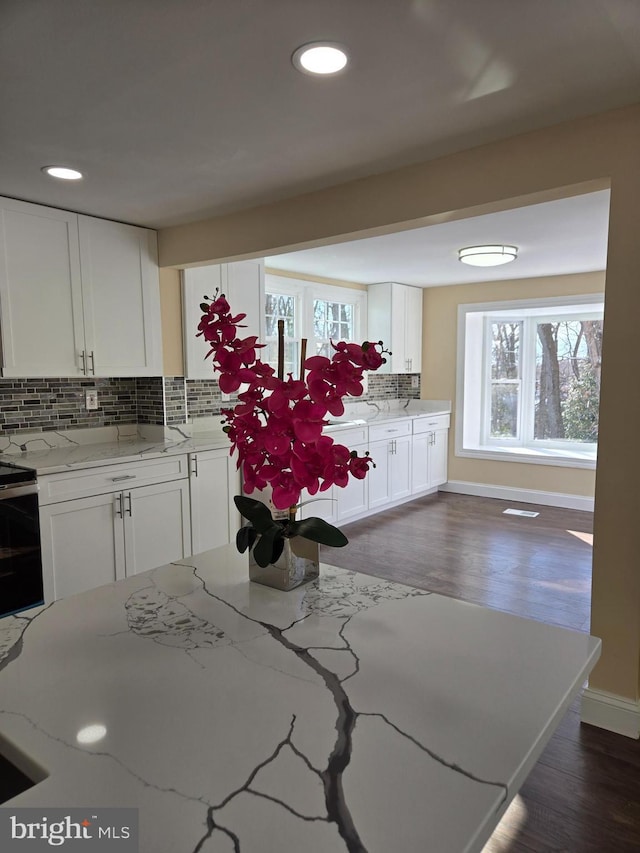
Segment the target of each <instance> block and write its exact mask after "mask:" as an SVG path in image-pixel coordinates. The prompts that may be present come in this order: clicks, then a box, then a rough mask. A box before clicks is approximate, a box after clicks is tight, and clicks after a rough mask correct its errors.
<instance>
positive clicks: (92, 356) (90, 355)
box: [89, 350, 96, 376]
mask: <svg viewBox="0 0 640 853" xmlns="http://www.w3.org/2000/svg"><path fill="white" fill-rule="evenodd" d="M89 358H90V359H91V373H92V374H93V376H95V375H96V359H95V356H94V354H93V350H91V352H90V353H89Z"/></svg>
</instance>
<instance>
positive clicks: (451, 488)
mask: <svg viewBox="0 0 640 853" xmlns="http://www.w3.org/2000/svg"><path fill="white" fill-rule="evenodd" d="M440 491H441V492H455V493H457V494H461V495H478V496H479V497H483V498H499V499H500V500H503V501H518V502H520V503H527V504H542V505H543V506H561V507H565V508H566V509H580V510H584V511H585V512H593V503H594V501H593V498H590V497H586V496H584V495H565V494H562V492H540V491H537V490H536V489H516V488H514V487H513V486H494V485H492V484H491V483H465V482H464V481H463V480H449V482H448V483H445V484H444V485H443V486H440Z"/></svg>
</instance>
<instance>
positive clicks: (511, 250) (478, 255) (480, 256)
mask: <svg viewBox="0 0 640 853" xmlns="http://www.w3.org/2000/svg"><path fill="white" fill-rule="evenodd" d="M517 257H518V247H517V246H467V247H466V248H465V249H458V260H460V261H462V263H463V264H471V266H472V267H498V266H500V265H501V264H508V263H510V261H515V259H516V258H517Z"/></svg>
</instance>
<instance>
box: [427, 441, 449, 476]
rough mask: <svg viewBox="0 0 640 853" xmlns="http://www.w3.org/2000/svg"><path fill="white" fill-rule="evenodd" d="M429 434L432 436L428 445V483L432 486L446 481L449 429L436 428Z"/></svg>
mask: <svg viewBox="0 0 640 853" xmlns="http://www.w3.org/2000/svg"><path fill="white" fill-rule="evenodd" d="M431 435H432V436H433V438H432V439H431V442H432V443H431V446H430V447H429V485H430V486H431V487H433V486H440V485H442V483H446V482H447V453H448V443H449V441H448V438H449V430H448V429H437V430H436V431H435V432H432V433H431Z"/></svg>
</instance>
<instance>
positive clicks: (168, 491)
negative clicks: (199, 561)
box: [122, 480, 191, 576]
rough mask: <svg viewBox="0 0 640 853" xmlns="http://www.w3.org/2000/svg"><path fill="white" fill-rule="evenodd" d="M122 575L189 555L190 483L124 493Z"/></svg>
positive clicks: (135, 573)
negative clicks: (123, 557)
mask: <svg viewBox="0 0 640 853" xmlns="http://www.w3.org/2000/svg"><path fill="white" fill-rule="evenodd" d="M122 494H123V502H124V508H123V513H124V518H123V522H124V550H125V575H127V576H129V575H137V574H139V573H140V572H146V571H147V570H148V569H155V568H157V567H158V566H164V564H165V563H171V562H173V560H181V559H182V558H183V557H188V556H189V555H190V554H191V518H190V508H189V483H188V481H187V480H176V481H175V482H173V483H158V484H156V485H154V486H143V487H142V488H139V489H131V490H130V491H128V492H123V493H122Z"/></svg>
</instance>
